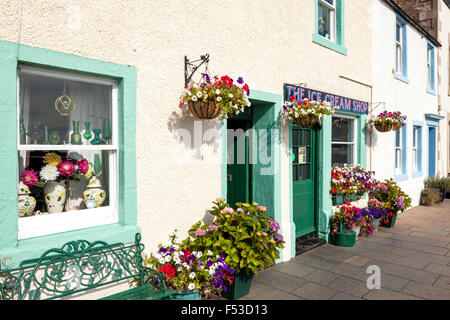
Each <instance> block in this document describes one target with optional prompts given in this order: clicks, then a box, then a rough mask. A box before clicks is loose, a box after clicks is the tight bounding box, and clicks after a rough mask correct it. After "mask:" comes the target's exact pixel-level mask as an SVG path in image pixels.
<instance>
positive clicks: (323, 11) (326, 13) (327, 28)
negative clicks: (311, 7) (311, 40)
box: [318, 3, 333, 39]
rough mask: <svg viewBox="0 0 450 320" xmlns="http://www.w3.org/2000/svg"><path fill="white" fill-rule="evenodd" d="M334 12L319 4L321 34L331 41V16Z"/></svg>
mask: <svg viewBox="0 0 450 320" xmlns="http://www.w3.org/2000/svg"><path fill="white" fill-rule="evenodd" d="M332 14H333V13H332V10H331V9H330V8H328V7H326V6H324V5H322V4H321V3H319V30H318V31H319V34H320V35H321V36H322V37H325V38H327V39H331V15H332Z"/></svg>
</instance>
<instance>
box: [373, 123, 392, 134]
mask: <svg viewBox="0 0 450 320" xmlns="http://www.w3.org/2000/svg"><path fill="white" fill-rule="evenodd" d="M374 126H375V129H377V131H379V132H389V131H391V130H392V129H393V126H392V124H375V125H374Z"/></svg>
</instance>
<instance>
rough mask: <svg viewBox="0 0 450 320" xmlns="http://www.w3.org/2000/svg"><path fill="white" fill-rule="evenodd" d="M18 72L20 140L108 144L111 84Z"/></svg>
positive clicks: (110, 136) (55, 143)
mask: <svg viewBox="0 0 450 320" xmlns="http://www.w3.org/2000/svg"><path fill="white" fill-rule="evenodd" d="M19 76H20V98H19V100H20V123H19V125H20V129H21V130H20V132H21V134H20V141H21V144H51V145H64V144H66V145H67V144H76V145H98V144H111V138H112V128H111V125H112V123H111V120H112V118H111V117H112V104H111V100H112V97H111V93H112V85H103V84H93V83H87V82H81V81H78V80H77V81H73V80H67V79H65V78H64V79H63V78H58V75H56V74H55V75H51V76H50V75H49V76H47V75H45V74H41V73H30V72H27V71H23V70H21V71H20V73H19Z"/></svg>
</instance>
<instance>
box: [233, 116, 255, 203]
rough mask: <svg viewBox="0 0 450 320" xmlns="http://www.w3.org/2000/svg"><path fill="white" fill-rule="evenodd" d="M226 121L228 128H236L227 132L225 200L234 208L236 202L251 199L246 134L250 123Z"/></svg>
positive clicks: (250, 178)
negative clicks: (232, 131)
mask: <svg viewBox="0 0 450 320" xmlns="http://www.w3.org/2000/svg"><path fill="white" fill-rule="evenodd" d="M227 123H228V129H232V130H236V131H235V132H236V134H230V132H228V137H227V141H228V146H227V153H228V154H227V202H228V204H229V205H230V206H232V207H233V208H236V206H235V204H236V202H248V203H250V202H251V201H252V197H251V194H252V184H251V181H252V176H251V170H252V166H251V164H250V154H249V135H248V130H249V129H250V128H251V126H252V123H251V121H248V120H235V119H229V120H228V121H227Z"/></svg>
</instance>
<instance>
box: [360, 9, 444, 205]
mask: <svg viewBox="0 0 450 320" xmlns="http://www.w3.org/2000/svg"><path fill="white" fill-rule="evenodd" d="M373 5H374V8H373V9H374V10H373V19H372V27H373V29H372V30H373V38H372V41H373V44H372V48H373V51H372V55H373V57H374V59H373V64H372V66H373V67H372V81H373V87H374V89H373V101H374V103H376V102H385V103H386V109H387V110H388V111H397V110H398V111H401V112H402V113H403V114H405V115H407V117H408V119H407V129H406V130H407V146H406V150H407V152H406V158H407V162H406V168H407V169H406V173H407V175H408V177H409V179H408V180H405V181H401V182H399V185H400V187H401V188H402V189H403V190H404V191H405V192H406V193H408V194H409V195H410V196H411V197H412V199H413V203H412V204H413V206H416V205H418V204H419V198H420V192H421V190H422V189H423V179H424V177H425V176H426V175H427V173H428V127H427V126H426V120H425V114H426V113H433V114H437V113H438V106H437V96H435V95H432V94H429V93H427V91H426V88H427V83H426V79H427V77H426V61H427V60H426V53H427V51H426V49H427V41H426V38H425V37H423V35H422V34H420V33H419V32H418V31H417V30H416V29H415V28H413V27H412V26H411V25H410V24H408V25H407V50H408V51H407V52H408V53H407V55H408V60H407V61H408V62H407V63H408V78H409V84H406V83H404V82H402V81H400V80H398V79H396V78H395V77H394V75H393V68H394V66H395V23H396V15H395V12H394V11H393V10H392V9H391V8H390V7H388V6H387V5H385V4H384V2H383V1H380V0H374V1H373ZM382 111H383V107H382V106H379V107H378V108H377V109H375V110H374V115H376V114H378V113H380V112H382ZM413 121H418V122H421V123H422V124H423V127H422V172H423V177H419V178H412V130H413ZM394 139H395V133H394V132H393V131H391V132H388V133H380V132H377V131H376V130H373V134H372V142H373V144H372V145H373V147H372V150H371V151H369V152H371V155H372V167H371V169H372V170H374V171H375V172H376V176H377V178H378V179H385V178H390V177H393V176H394V159H395V158H394V148H395V140H394Z"/></svg>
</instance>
